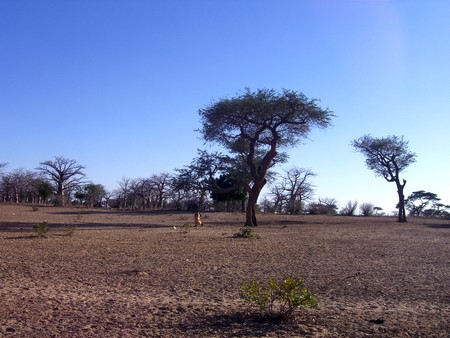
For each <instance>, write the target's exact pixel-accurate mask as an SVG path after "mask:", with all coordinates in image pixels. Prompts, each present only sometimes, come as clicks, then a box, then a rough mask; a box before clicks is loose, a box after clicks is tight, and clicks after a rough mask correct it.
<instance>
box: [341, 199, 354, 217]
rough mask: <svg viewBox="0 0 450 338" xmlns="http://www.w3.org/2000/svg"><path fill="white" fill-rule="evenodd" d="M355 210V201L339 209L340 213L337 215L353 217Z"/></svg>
mask: <svg viewBox="0 0 450 338" xmlns="http://www.w3.org/2000/svg"><path fill="white" fill-rule="evenodd" d="M357 208H358V202H357V201H354V202H352V201H348V202H347V204H346V205H345V206H344V207H343V208H342V209H341V211H339V213H340V214H341V215H344V216H354V215H355V213H356V209H357Z"/></svg>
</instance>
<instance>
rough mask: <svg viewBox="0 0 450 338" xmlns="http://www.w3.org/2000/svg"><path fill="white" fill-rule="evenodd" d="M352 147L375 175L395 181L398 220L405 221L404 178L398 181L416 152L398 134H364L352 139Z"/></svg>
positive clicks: (414, 157) (412, 161)
mask: <svg viewBox="0 0 450 338" xmlns="http://www.w3.org/2000/svg"><path fill="white" fill-rule="evenodd" d="M351 145H352V146H353V148H354V149H355V150H356V151H358V152H360V153H362V154H363V155H364V156H365V157H366V165H367V167H368V168H369V169H371V170H372V171H373V172H375V174H376V175H377V176H382V177H384V179H385V180H386V181H388V182H395V184H396V186H397V193H398V197H399V202H398V205H397V206H398V221H399V222H406V212H405V196H404V194H403V190H404V188H405V185H406V180H403V183H401V182H400V172H402V171H403V170H404V169H406V168H407V167H408V166H409V165H410V164H412V163H414V162H415V161H416V154H415V153H413V152H411V151H409V149H408V142H407V141H405V140H404V139H403V137H399V136H394V135H393V136H388V137H383V138H374V137H372V136H370V135H368V134H367V135H364V136H362V137H360V138H359V139H357V140H353V141H352V143H351Z"/></svg>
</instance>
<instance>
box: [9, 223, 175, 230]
mask: <svg viewBox="0 0 450 338" xmlns="http://www.w3.org/2000/svg"><path fill="white" fill-rule="evenodd" d="M36 223H38V222H33V223H31V222H0V232H30V231H32V229H33V226H34V225H36ZM67 225H68V224H67V223H51V224H49V226H50V231H52V230H59V229H62V228H64V227H66V226H67ZM70 225H73V226H75V227H76V229H77V230H89V229H96V230H102V229H104V230H106V229H111V228H114V229H142V228H171V227H172V226H171V225H167V224H160V223H136V224H134V223H129V224H127V223H125V224H124V223H93V222H89V223H83V222H76V223H70Z"/></svg>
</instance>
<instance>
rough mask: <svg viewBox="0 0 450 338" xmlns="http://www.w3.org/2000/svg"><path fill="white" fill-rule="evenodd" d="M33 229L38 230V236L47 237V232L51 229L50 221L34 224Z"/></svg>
mask: <svg viewBox="0 0 450 338" xmlns="http://www.w3.org/2000/svg"><path fill="white" fill-rule="evenodd" d="M33 230H34V231H35V232H36V234H37V235H38V237H45V236H46V235H47V232H48V231H49V230H50V227H49V226H48V223H47V222H45V221H44V222H42V223H38V224H35V225H33Z"/></svg>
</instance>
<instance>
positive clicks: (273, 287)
mask: <svg viewBox="0 0 450 338" xmlns="http://www.w3.org/2000/svg"><path fill="white" fill-rule="evenodd" d="M240 296H241V298H242V299H243V300H244V301H246V302H247V303H250V305H251V306H256V307H257V308H258V309H259V310H260V311H262V312H263V314H264V315H265V316H267V317H268V318H269V319H271V320H289V319H293V318H294V317H295V316H296V314H297V312H298V311H299V310H300V309H301V308H316V307H317V299H316V297H315V296H314V295H313V294H312V293H311V292H310V291H309V290H308V289H307V288H306V287H305V283H304V281H303V280H302V279H299V278H291V277H286V278H285V279H284V280H283V281H281V282H277V281H276V280H275V279H274V278H270V279H269V280H268V282H267V285H264V284H263V283H262V282H261V281H256V280H253V279H252V280H249V281H243V282H242V286H241V291H240Z"/></svg>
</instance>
